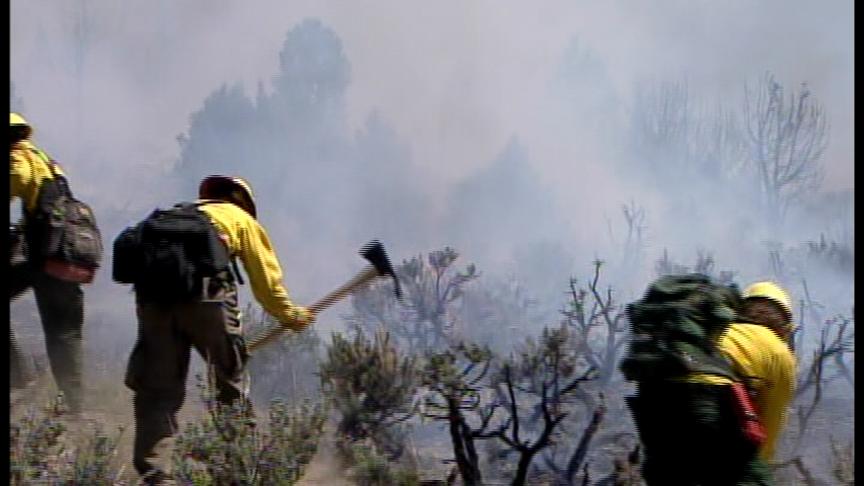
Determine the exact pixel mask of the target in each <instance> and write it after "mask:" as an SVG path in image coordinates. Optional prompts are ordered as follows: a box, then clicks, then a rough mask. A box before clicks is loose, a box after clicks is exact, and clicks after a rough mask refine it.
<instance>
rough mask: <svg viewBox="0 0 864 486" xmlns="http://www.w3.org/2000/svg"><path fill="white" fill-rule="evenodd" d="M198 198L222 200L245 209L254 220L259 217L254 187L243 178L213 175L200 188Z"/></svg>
mask: <svg viewBox="0 0 864 486" xmlns="http://www.w3.org/2000/svg"><path fill="white" fill-rule="evenodd" d="M198 198H200V199H221V200H223V201H228V202H231V203H234V204H236V205H238V206H240V207H241V208H243V209H244V210H245V211H246V212H247V213H249V214H250V215H252V217H253V218H257V217H258V212H257V211H256V209H255V197H254V196H253V195H252V186H250V185H249V183H248V182H246V180H245V179H243V178H242V177H235V176H225V175H211V176H207V177H205V178H204V179H203V180H202V181H201V185H199V186H198Z"/></svg>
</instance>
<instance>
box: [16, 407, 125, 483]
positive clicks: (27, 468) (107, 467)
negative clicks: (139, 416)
mask: <svg viewBox="0 0 864 486" xmlns="http://www.w3.org/2000/svg"><path fill="white" fill-rule="evenodd" d="M66 418H67V417H66V409H65V405H64V404H63V401H62V397H58V398H56V399H55V400H53V401H52V402H51V403H49V404H48V405H47V406H46V407H44V408H43V410H42V411H41V413H37V412H36V411H35V410H31V411H29V412H28V413H26V414H25V415H24V416H23V417H21V418H20V419H19V420H16V421H13V423H12V424H10V428H9V436H10V446H9V482H10V484H13V485H18V484H93V485H110V484H114V483H115V482H116V480H117V479H118V476H119V471H118V468H117V464H116V461H115V459H116V455H117V445H118V442H119V439H120V436H121V435H122V432H123V429H122V428H121V429H120V430H119V431H118V434H117V435H116V436H114V437H111V436H109V435H107V434H105V433H104V432H103V430H102V429H101V428H100V427H99V426H98V425H97V427H96V429H95V430H94V431H93V432H92V434H91V435H89V436H87V437H86V438H85V440H84V441H83V442H84V444H83V445H81V446H75V445H74V444H70V442H71V441H70V440H68V439H69V437H68V433H69V427H68V426H67V425H66V424H65V423H64V419H66ZM70 445H72V447H69V446H70Z"/></svg>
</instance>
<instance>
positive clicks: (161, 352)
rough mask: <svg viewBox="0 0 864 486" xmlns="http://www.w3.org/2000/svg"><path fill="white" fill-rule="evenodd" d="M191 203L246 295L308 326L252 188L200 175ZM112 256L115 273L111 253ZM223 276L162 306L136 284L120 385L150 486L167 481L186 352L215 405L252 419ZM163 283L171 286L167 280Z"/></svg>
mask: <svg viewBox="0 0 864 486" xmlns="http://www.w3.org/2000/svg"><path fill="white" fill-rule="evenodd" d="M196 205H197V209H198V210H199V211H200V213H203V214H204V215H205V216H206V220H207V222H208V223H209V224H212V225H213V229H215V230H216V234H218V236H219V239H220V240H221V242H222V243H221V244H224V247H225V249H227V253H228V254H229V255H230V256H231V257H236V258H238V259H239V260H240V261H241V262H242V264H243V267H244V268H245V270H246V274H247V276H248V279H249V283H250V285H251V288H252V293H253V295H254V296H255V298H256V300H257V301H258V302H259V303H260V304H261V305H262V307H263V308H264V310H265V311H266V312H268V313H269V314H270V315H271V316H273V317H274V318H275V319H276V320H278V321H279V322H280V323H282V324H283V325H285V326H286V327H289V328H291V329H294V330H297V331H299V330H302V329H305V328H306V327H307V326H309V325H310V324H311V323H312V322H313V321H314V318H315V316H314V315H313V314H312V313H311V312H310V311H309V310H308V309H306V308H305V307H301V306H297V305H295V304H294V303H292V301H291V299H290V298H289V296H288V293H287V291H286V289H285V287H284V286H283V284H282V270H281V267H280V265H279V261H278V259H277V258H276V255H275V254H274V251H273V247H272V245H271V243H270V239H269V237H268V236H267V232H266V231H265V230H264V228H263V227H262V226H261V225H260V224H259V223H258V221H257V220H256V215H257V213H256V207H255V200H254V197H253V193H252V189H251V187H250V185H249V184H248V183H247V182H246V181H245V180H243V179H242V178H239V177H229V176H209V177H206V178H205V179H203V180H202V182H201V184H200V187H199V200H198V201H197V202H196ZM114 258H115V268H116V265H117V262H116V260H117V258H118V257H117V254H116V252H115V257H114ZM235 270H236V267H235ZM223 277H224V278H217V279H213V280H210V281H209V282H207V283H202V285H203V286H206V287H202V289H203V290H202V293H203V294H204V295H202V296H200V297H197V298H189V299H186V300H184V301H180V302H174V303H168V304H165V303H161V302H160V301H159V300H158V299H156V298H155V296H151V295H148V293H147V292H145V291H144V289H145V287H144V286H143V284H138V283H136V301H137V315H138V340H137V343H136V344H135V347H134V349H133V351H132V355H131V357H130V359H129V364H128V368H127V375H126V385H127V386H128V387H129V388H130V389H131V390H132V391H133V392H134V399H133V400H134V403H133V405H134V415H135V444H134V453H133V454H134V466H135V468H136V470H137V471H138V473H139V474H141V475H142V477H143V478H144V480H145V482H147V483H149V484H159V483H160V482H162V481H166V480H168V478H169V477H170V474H171V473H170V461H171V457H170V455H171V449H172V446H173V440H174V439H173V434H174V431H175V430H176V429H177V412H178V411H179V410H180V407H181V406H182V404H183V400H184V391H185V386H186V377H187V372H188V367H189V358H190V350H191V348H192V347H194V348H195V349H196V351H197V352H198V353H199V354H200V355H201V356H202V358H203V359H204V360H205V361H207V363H208V367H209V370H210V372H211V377H210V379H211V382H212V383H214V384H215V388H216V391H217V395H216V399H217V401H218V403H220V404H226V405H227V404H237V403H238V401H239V403H241V404H242V406H243V407H245V408H246V410H247V411H248V412H249V413H251V404H250V403H249V400H248V377H247V375H246V371H245V366H246V361H247V358H248V355H247V353H246V346H245V341H244V340H243V336H242V329H241V321H240V312H239V307H238V302H237V288H236V285H235V283H234V280H235V278H233V277H232V275H231V274H230V272H224V275H223ZM237 277H238V278H239V275H238V276H237ZM163 283H164V284H166V286H169V287H170V283H169V282H163ZM157 284H158V283H157ZM157 287H158V285H157ZM148 292H150V293H152V292H153V290H151V291H148Z"/></svg>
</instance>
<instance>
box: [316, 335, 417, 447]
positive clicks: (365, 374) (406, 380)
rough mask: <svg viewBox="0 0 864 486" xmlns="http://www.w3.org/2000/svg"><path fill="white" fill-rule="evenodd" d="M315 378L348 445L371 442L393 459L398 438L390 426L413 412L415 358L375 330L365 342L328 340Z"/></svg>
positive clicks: (361, 338) (337, 337)
mask: <svg viewBox="0 0 864 486" xmlns="http://www.w3.org/2000/svg"><path fill="white" fill-rule="evenodd" d="M320 373H321V380H322V382H323V386H324V389H325V392H326V394H327V396H328V398H329V399H330V400H331V401H332V402H333V404H334V406H335V407H336V410H337V411H338V412H339V414H340V417H341V418H340V422H339V426H338V432H339V434H340V435H342V436H344V437H346V438H347V439H348V440H349V441H358V440H363V439H366V438H370V439H372V440H373V441H374V442H375V443H376V444H377V445H378V446H379V447H381V448H382V449H383V450H385V451H386V452H387V453H388V454H390V455H391V456H398V454H399V453H400V452H401V441H402V439H401V437H400V434H399V431H398V429H397V428H395V427H393V426H394V425H396V424H398V423H400V422H402V421H404V420H407V419H408V418H410V417H411V416H413V414H414V412H415V406H414V400H413V398H414V395H415V391H416V389H417V386H418V383H419V377H418V371H417V362H416V358H415V357H413V356H406V355H403V354H401V353H400V352H399V351H398V350H397V349H396V347H395V346H394V345H393V343H392V342H391V341H390V335H389V333H387V332H383V331H379V332H377V333H375V336H374V338H373V339H372V340H370V339H369V338H367V337H366V336H365V335H364V334H363V332H362V331H360V330H358V331H357V332H356V334H355V335H354V338H353V340H348V339H346V338H345V337H343V336H342V335H341V334H334V335H333V342H332V344H331V345H330V347H329V348H328V349H327V360H326V361H324V362H323V363H321V367H320Z"/></svg>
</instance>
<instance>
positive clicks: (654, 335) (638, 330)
mask: <svg viewBox="0 0 864 486" xmlns="http://www.w3.org/2000/svg"><path fill="white" fill-rule="evenodd" d="M740 301H741V295H740V293H739V291H738V289H737V287H735V286H726V285H721V284H718V283H716V282H714V281H712V280H711V279H710V278H709V277H707V276H705V275H702V274H686V275H666V276H663V277H660V278H658V279H657V280H655V281H654V282H653V283H651V285H650V286H649V287H648V290H647V291H646V292H645V295H644V296H643V297H642V299H640V300H638V301H636V302H633V303H631V304H629V305H628V306H627V317H628V318H629V321H630V331H631V337H630V343H629V344H630V346H629V349H628V351H627V353H626V354H625V356H624V358H623V359H622V361H621V364H620V370H621V372H622V373H623V375H624V377H625V378H626V379H627V380H628V381H638V382H646V381H655V380H668V379H671V378H680V377H684V376H686V375H687V374H689V373H693V372H698V373H710V374H715V375H720V376H726V377H728V378H731V379H733V380H736V381H737V380H738V376H737V375H736V374H735V372H734V370H733V368H732V365H731V364H730V363H729V362H728V361H727V360H726V359H725V357H724V356H723V355H722V353H721V352H720V350H719V349H718V346H717V344H718V341H719V339H720V336H721V335H722V334H723V332H724V331H725V330H726V328H727V327H728V326H729V324H731V323H732V321H733V320H734V319H735V316H736V309H737V308H738V305H739V303H740Z"/></svg>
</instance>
